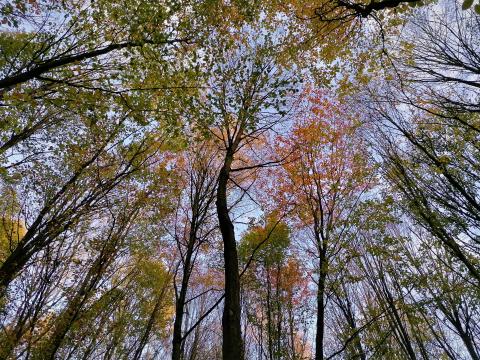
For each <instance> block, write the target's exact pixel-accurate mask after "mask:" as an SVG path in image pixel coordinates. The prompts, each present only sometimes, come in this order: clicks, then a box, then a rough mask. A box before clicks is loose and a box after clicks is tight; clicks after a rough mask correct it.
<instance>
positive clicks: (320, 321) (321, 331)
mask: <svg viewBox="0 0 480 360" xmlns="http://www.w3.org/2000/svg"><path fill="white" fill-rule="evenodd" d="M326 261H327V259H326V254H325V250H323V249H322V250H321V251H320V264H319V265H320V272H319V277H318V289H317V334H316V337H315V360H323V359H324V354H323V338H324V335H325V306H324V303H325V301H324V299H325V282H326V277H327V271H326V269H327V264H326Z"/></svg>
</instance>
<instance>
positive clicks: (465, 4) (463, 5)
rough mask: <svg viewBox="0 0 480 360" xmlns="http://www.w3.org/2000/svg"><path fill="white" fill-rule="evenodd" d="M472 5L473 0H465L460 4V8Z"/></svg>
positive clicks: (467, 7)
mask: <svg viewBox="0 0 480 360" xmlns="http://www.w3.org/2000/svg"><path fill="white" fill-rule="evenodd" d="M472 5H473V0H465V1H464V2H463V4H462V10H467V9H470V8H471V7H472Z"/></svg>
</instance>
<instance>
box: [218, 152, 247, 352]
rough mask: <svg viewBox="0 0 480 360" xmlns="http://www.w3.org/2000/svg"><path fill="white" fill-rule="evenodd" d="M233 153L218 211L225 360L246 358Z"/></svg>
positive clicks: (220, 179) (225, 170)
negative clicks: (231, 198) (232, 210)
mask: <svg viewBox="0 0 480 360" xmlns="http://www.w3.org/2000/svg"><path fill="white" fill-rule="evenodd" d="M232 161H233V153H232V152H231V151H227V154H226V157H225V161H224V165H223V167H222V169H221V170H220V175H219V177H218V188H217V200H216V206H217V215H218V222H219V225H220V231H221V233H222V238H223V254H224V260H225V302H224V308H223V317H222V332H223V344H222V353H223V360H243V344H242V332H241V327H240V314H241V308H240V277H239V274H238V255H237V243H236V241H235V231H234V227H233V223H232V221H231V219H230V216H229V214H228V207H227V183H228V179H229V175H230V168H231V164H232Z"/></svg>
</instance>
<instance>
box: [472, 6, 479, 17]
mask: <svg viewBox="0 0 480 360" xmlns="http://www.w3.org/2000/svg"><path fill="white" fill-rule="evenodd" d="M473 9H474V10H475V12H476V13H477V14H479V15H480V4H477V5H475V6H474V8H473Z"/></svg>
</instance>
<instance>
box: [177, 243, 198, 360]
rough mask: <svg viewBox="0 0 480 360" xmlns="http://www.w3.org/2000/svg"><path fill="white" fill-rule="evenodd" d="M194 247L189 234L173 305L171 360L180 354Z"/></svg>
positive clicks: (181, 355) (178, 357)
mask: <svg viewBox="0 0 480 360" xmlns="http://www.w3.org/2000/svg"><path fill="white" fill-rule="evenodd" d="M194 245H195V237H194V235H193V236H192V234H190V238H189V243H188V248H187V253H186V254H185V263H184V267H183V275H182V285H181V288H180V293H179V295H178V299H177V302H176V304H175V322H174V323H173V339H172V360H180V359H182V357H183V354H182V325H183V314H184V313H185V300H186V297H187V289H188V281H189V278H190V267H191V262H192V254H193V248H194Z"/></svg>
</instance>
